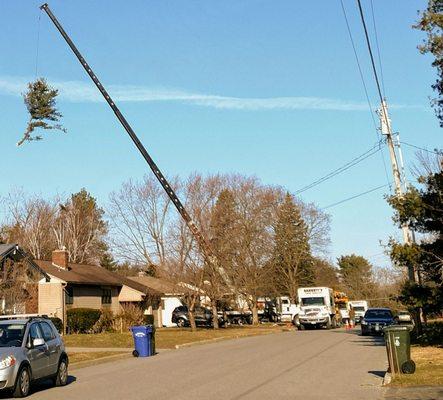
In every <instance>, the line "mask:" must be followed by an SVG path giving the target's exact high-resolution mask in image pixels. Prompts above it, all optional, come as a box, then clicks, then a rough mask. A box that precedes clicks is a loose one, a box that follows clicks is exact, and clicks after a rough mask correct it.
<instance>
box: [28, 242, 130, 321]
mask: <svg viewBox="0 0 443 400" xmlns="http://www.w3.org/2000/svg"><path fill="white" fill-rule="evenodd" d="M35 263H36V264H37V265H38V266H39V267H40V268H41V269H42V270H43V271H45V273H46V274H47V275H49V277H50V279H49V281H43V280H42V281H40V282H39V288H38V312H39V313H40V314H46V315H49V316H54V317H58V318H60V319H61V320H65V315H66V311H67V310H69V309H70V308H94V309H108V310H110V311H112V312H114V313H117V312H118V311H120V303H119V299H118V297H119V294H120V292H121V290H122V286H123V285H122V283H121V282H120V280H119V279H118V277H116V276H115V274H113V273H112V272H110V271H108V270H106V269H105V268H102V267H98V266H95V265H83V264H72V263H69V262H68V252H67V251H66V250H55V251H53V252H52V261H43V260H36V261H35Z"/></svg>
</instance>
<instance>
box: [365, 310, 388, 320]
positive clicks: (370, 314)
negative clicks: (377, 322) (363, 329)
mask: <svg viewBox="0 0 443 400" xmlns="http://www.w3.org/2000/svg"><path fill="white" fill-rule="evenodd" d="M365 318H392V314H391V312H390V311H389V310H368V311H367V312H366V314H365Z"/></svg>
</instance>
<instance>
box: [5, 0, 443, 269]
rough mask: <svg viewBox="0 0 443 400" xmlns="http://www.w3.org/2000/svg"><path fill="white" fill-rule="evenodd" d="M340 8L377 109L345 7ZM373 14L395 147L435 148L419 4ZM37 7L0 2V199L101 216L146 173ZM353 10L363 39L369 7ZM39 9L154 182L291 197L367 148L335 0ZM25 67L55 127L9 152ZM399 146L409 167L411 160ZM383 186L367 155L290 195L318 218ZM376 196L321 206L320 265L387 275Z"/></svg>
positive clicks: (387, 217)
mask: <svg viewBox="0 0 443 400" xmlns="http://www.w3.org/2000/svg"><path fill="white" fill-rule="evenodd" d="M344 3H345V6H346V10H347V13H348V18H349V20H350V24H351V29H352V32H353V34H354V40H355V42H356V46H357V51H358V54H359V57H360V61H361V63H362V67H363V73H364V76H365V79H366V83H367V85H368V89H369V95H370V99H371V102H372V104H373V105H374V106H375V105H377V96H376V91H375V85H374V81H373V78H372V75H371V70H370V68H369V66H370V65H369V60H368V56H367V50H366V47H365V44H364V41H363V39H364V38H363V32H362V28H361V23H360V20H359V16H358V14H357V8H356V4H355V2H354V1H349V0H345V1H344ZM373 4H374V10H375V17H376V22H377V30H378V35H379V42H380V51H381V58H382V66H383V76H384V82H385V87H386V96H387V98H388V102H389V103H390V104H392V110H391V116H392V121H393V129H394V131H399V132H400V133H401V137H402V139H403V140H404V141H406V142H408V143H412V144H415V145H419V146H422V147H426V148H429V149H432V148H435V147H438V146H440V147H441V145H442V140H441V132H440V128H439V127H438V123H437V121H436V118H435V116H434V114H433V112H432V110H431V109H430V107H429V99H428V97H429V96H430V95H432V92H431V89H430V85H431V83H432V82H433V81H434V76H435V71H434V70H433V69H432V68H431V66H430V63H431V58H430V57H428V56H423V55H420V54H419V52H418V51H417V49H416V46H417V44H418V43H419V42H420V41H421V40H422V39H423V35H422V33H420V32H417V31H415V30H412V29H411V25H412V24H413V23H414V21H415V20H416V18H417V10H419V9H423V8H424V7H425V5H426V2H425V1H408V2H405V1H400V0H395V1H389V2H386V1H381V0H373ZM38 5H40V2H37V1H34V0H32V1H31V0H29V1H12V0H3V1H1V2H0V15H1V16H2V39H1V41H0V54H1V55H2V57H1V60H0V109H1V110H2V113H1V114H2V124H1V127H0V147H1V149H2V158H1V160H0V168H1V171H2V172H3V173H2V178H1V185H0V196H4V195H6V194H7V193H8V192H9V191H10V190H12V189H13V188H14V187H17V186H19V187H20V186H21V187H23V188H24V189H25V190H26V191H28V192H30V193H34V192H35V193H41V194H42V195H45V196H52V195H54V194H56V193H59V194H60V193H62V194H69V193H71V192H74V191H78V190H79V189H80V188H82V187H85V188H87V189H88V190H89V191H90V192H91V193H92V194H93V195H94V196H96V197H97V199H98V200H99V202H100V204H102V205H103V206H106V202H107V199H108V195H109V193H110V192H111V191H112V190H115V189H118V188H119V186H120V184H121V183H122V182H123V181H125V180H127V179H129V178H139V177H141V176H143V174H145V173H149V171H148V169H147V166H146V165H145V163H144V160H143V159H142V158H141V156H140V155H139V154H138V153H137V151H136V150H135V148H134V147H133V145H132V143H131V142H130V140H129V138H128V137H127V136H126V134H125V133H124V131H123V129H122V128H121V127H120V125H119V123H118V122H117V120H116V119H115V117H114V116H113V114H112V112H111V110H110V109H109V107H108V106H107V105H106V104H105V103H103V102H102V101H101V99H100V97H99V94H98V93H97V92H96V90H95V88H94V86H93V84H92V82H90V80H89V77H87V76H86V74H85V73H84V71H83V69H82V68H81V66H80V64H79V63H78V61H77V60H76V58H75V57H74V55H73V54H72V53H71V52H70V50H69V48H68V47H67V45H66V44H65V43H64V41H63V40H62V38H61V36H60V35H59V34H58V32H56V30H55V28H54V27H53V25H52V24H51V23H50V21H49V19H48V18H47V16H46V15H45V14H41V13H40V11H39V10H38ZM363 5H364V7H365V11H366V16H367V22H368V25H369V29H370V33H371V35H372V34H373V27H372V19H371V13H370V2H369V1H368V0H364V1H363ZM50 6H51V8H52V10H53V12H54V13H55V15H56V16H57V17H58V18H59V20H60V21H61V23H62V24H63V25H64V27H65V29H66V30H67V32H68V33H69V34H70V35H71V37H72V39H73V40H74V42H75V43H76V45H77V47H78V48H79V49H80V51H81V52H82V53H83V55H84V57H85V58H86V59H87V60H88V62H89V63H90V64H91V66H92V67H93V69H94V70H95V72H96V74H97V75H98V77H99V78H100V79H101V81H102V83H103V84H104V85H105V86H106V87H107V88H108V89H109V92H110V94H111V95H113V96H115V100H116V102H117V103H118V104H119V106H120V108H121V110H122V112H123V113H124V114H125V116H126V117H127V119H128V120H129V121H130V123H131V125H132V126H133V128H134V130H135V131H136V132H137V134H138V135H139V137H140V139H141V140H142V142H143V143H144V144H145V146H146V148H147V149H148V151H149V152H150V153H151V155H152V157H153V158H154V160H156V162H157V164H158V165H159V166H160V168H161V169H162V170H163V172H164V173H165V174H166V175H175V174H178V175H181V176H183V177H184V176H187V175H188V174H190V173H191V172H194V171H197V172H200V173H204V174H205V173H217V172H222V173H224V172H239V173H242V174H247V175H256V176H258V177H260V178H261V179H262V181H263V182H264V183H269V184H277V185H282V186H285V187H286V188H287V189H289V190H290V191H296V190H298V189H300V188H301V187H304V186H305V185H307V184H309V183H311V182H312V181H314V180H316V179H317V178H319V177H321V176H323V175H325V174H326V173H328V172H330V171H331V170H333V169H335V168H337V167H340V166H341V165H343V164H344V163H346V162H347V161H349V160H350V159H352V158H354V157H355V156H358V155H360V154H361V153H363V152H364V151H366V150H367V149H369V148H370V147H372V146H373V144H374V143H375V142H376V141H377V136H376V132H375V129H374V126H373V122H372V119H371V115H370V112H369V110H368V107H367V104H366V99H365V96H364V92H363V88H362V84H361V81H360V78H359V75H358V70H357V66H356V62H355V58H354V55H353V53H352V47H351V43H350V41H349V37H348V33H347V31H346V25H345V22H344V18H343V14H342V10H341V6H340V2H339V1H338V0H334V1H325V0H324V1H320V2H306V1H305V2H301V1H297V2H295V1H278V2H274V1H272V2H271V1H259V0H255V1H252V0H249V1H242V0H225V1H223V2H216V1H204V0H202V1H194V0H193V1H187V2H183V1H178V0H177V1H161V2H160V1H142V0H139V1H112V2H111V1H80V0H77V1H75V2H67V1H61V0H53V1H50ZM39 15H41V16H40V22H39ZM39 24H40V28H39V29H38V26H39ZM38 32H39V40H38V43H39V45H38V58H37V57H36V53H37V36H38ZM372 38H373V36H372ZM374 48H375V43H374ZM36 64H37V73H38V76H45V77H47V78H48V80H49V82H50V83H52V84H53V85H54V86H56V87H57V88H59V89H60V100H59V108H60V110H61V112H62V113H63V115H64V118H63V124H64V125H65V127H66V128H67V129H68V131H69V132H68V133H67V134H66V135H63V134H52V133H48V134H47V135H46V137H45V140H44V141H42V142H39V143H31V144H25V145H23V146H22V147H21V148H17V147H16V146H15V143H16V142H17V140H18V138H19V137H20V135H21V133H22V132H23V130H24V127H25V125H26V120H27V114H26V109H25V107H24V105H23V101H22V99H21V97H20V96H19V95H20V93H22V92H23V91H24V90H25V84H26V82H27V81H29V80H32V79H34V78H35V74H36ZM403 150H404V155H405V159H406V163H407V166H410V165H411V163H413V162H414V158H415V156H414V153H415V150H414V149H413V148H410V147H407V146H404V149H403ZM384 157H385V160H386V165H387V166H388V168H389V161H388V159H387V151H384ZM388 173H389V174H391V173H390V170H388ZM386 182H387V179H386V175H385V171H384V167H383V163H382V159H381V157H380V154H377V155H375V156H372V157H370V158H368V159H367V160H365V161H363V162H362V163H360V164H359V165H358V166H356V167H354V168H352V169H350V170H349V171H347V172H345V173H343V174H341V175H339V176H337V177H335V178H334V179H331V180H329V181H327V182H325V183H323V184H321V185H318V186H316V187H315V188H313V189H311V190H307V191H306V192H304V193H303V195H302V196H303V199H304V200H306V201H310V202H311V201H312V202H315V203H317V204H318V205H319V206H320V207H324V206H327V205H329V204H332V203H335V202H338V201H340V200H342V199H345V198H348V197H350V196H353V195H355V194H358V193H360V192H364V191H366V190H369V189H372V188H374V187H376V186H379V185H383V184H386ZM387 190H388V189H385V190H383V189H382V190H378V191H375V192H373V193H370V194H368V195H366V196H362V197H359V198H357V199H355V200H352V201H349V202H346V203H343V204H341V205H338V206H336V207H332V208H329V209H328V212H330V214H331V216H332V232H331V236H332V237H331V238H332V245H331V249H330V250H331V254H330V255H331V257H337V256H339V255H341V254H346V253H351V252H355V253H358V254H362V255H364V256H367V257H368V258H369V259H370V260H371V261H372V262H373V263H375V264H382V265H386V263H387V260H386V258H385V257H384V256H383V255H381V254H380V253H382V251H383V249H382V248H381V247H380V243H379V242H380V240H381V241H384V242H386V241H387V238H388V237H389V236H398V237H400V232H398V230H397V229H396V228H395V227H394V226H393V224H392V221H391V210H390V209H389V207H388V206H387V204H386V202H385V200H384V198H383V196H384V194H386V193H387V192H388V191H387ZM3 216H5V215H4V214H3Z"/></svg>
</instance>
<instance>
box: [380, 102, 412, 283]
mask: <svg viewBox="0 0 443 400" xmlns="http://www.w3.org/2000/svg"><path fill="white" fill-rule="evenodd" d="M377 114H378V116H379V117H380V131H381V133H382V135H384V136H386V144H387V145H388V149H389V157H390V159H391V167H392V174H393V175H394V184H395V195H396V196H397V197H398V198H401V197H402V196H403V195H404V193H405V192H406V190H407V183H406V176H405V172H404V165H403V155H402V152H401V147H400V135H399V134H398V133H396V134H395V136H394V134H393V133H392V127H391V119H390V118H389V113H388V104H387V103H386V100H385V99H384V100H383V101H382V103H381V106H380V108H379V109H378V110H377ZM401 229H402V231H403V242H404V243H405V244H407V245H410V244H413V243H414V242H415V238H414V232H413V231H412V230H411V229H410V228H409V226H408V224H403V225H402V227H401ZM408 278H409V280H410V281H411V282H417V281H418V276H417V271H416V268H414V266H413V265H408Z"/></svg>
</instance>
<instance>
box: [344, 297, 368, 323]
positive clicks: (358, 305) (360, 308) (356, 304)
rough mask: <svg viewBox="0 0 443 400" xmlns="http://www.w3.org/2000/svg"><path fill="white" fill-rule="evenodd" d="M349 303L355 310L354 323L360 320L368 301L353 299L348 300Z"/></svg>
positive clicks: (366, 308)
mask: <svg viewBox="0 0 443 400" xmlns="http://www.w3.org/2000/svg"><path fill="white" fill-rule="evenodd" d="M349 304H350V305H351V306H352V308H353V309H354V312H355V323H357V324H358V323H359V322H361V320H362V319H363V317H364V315H365V312H366V311H367V310H368V302H367V301H366V300H355V301H350V302H349Z"/></svg>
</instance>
